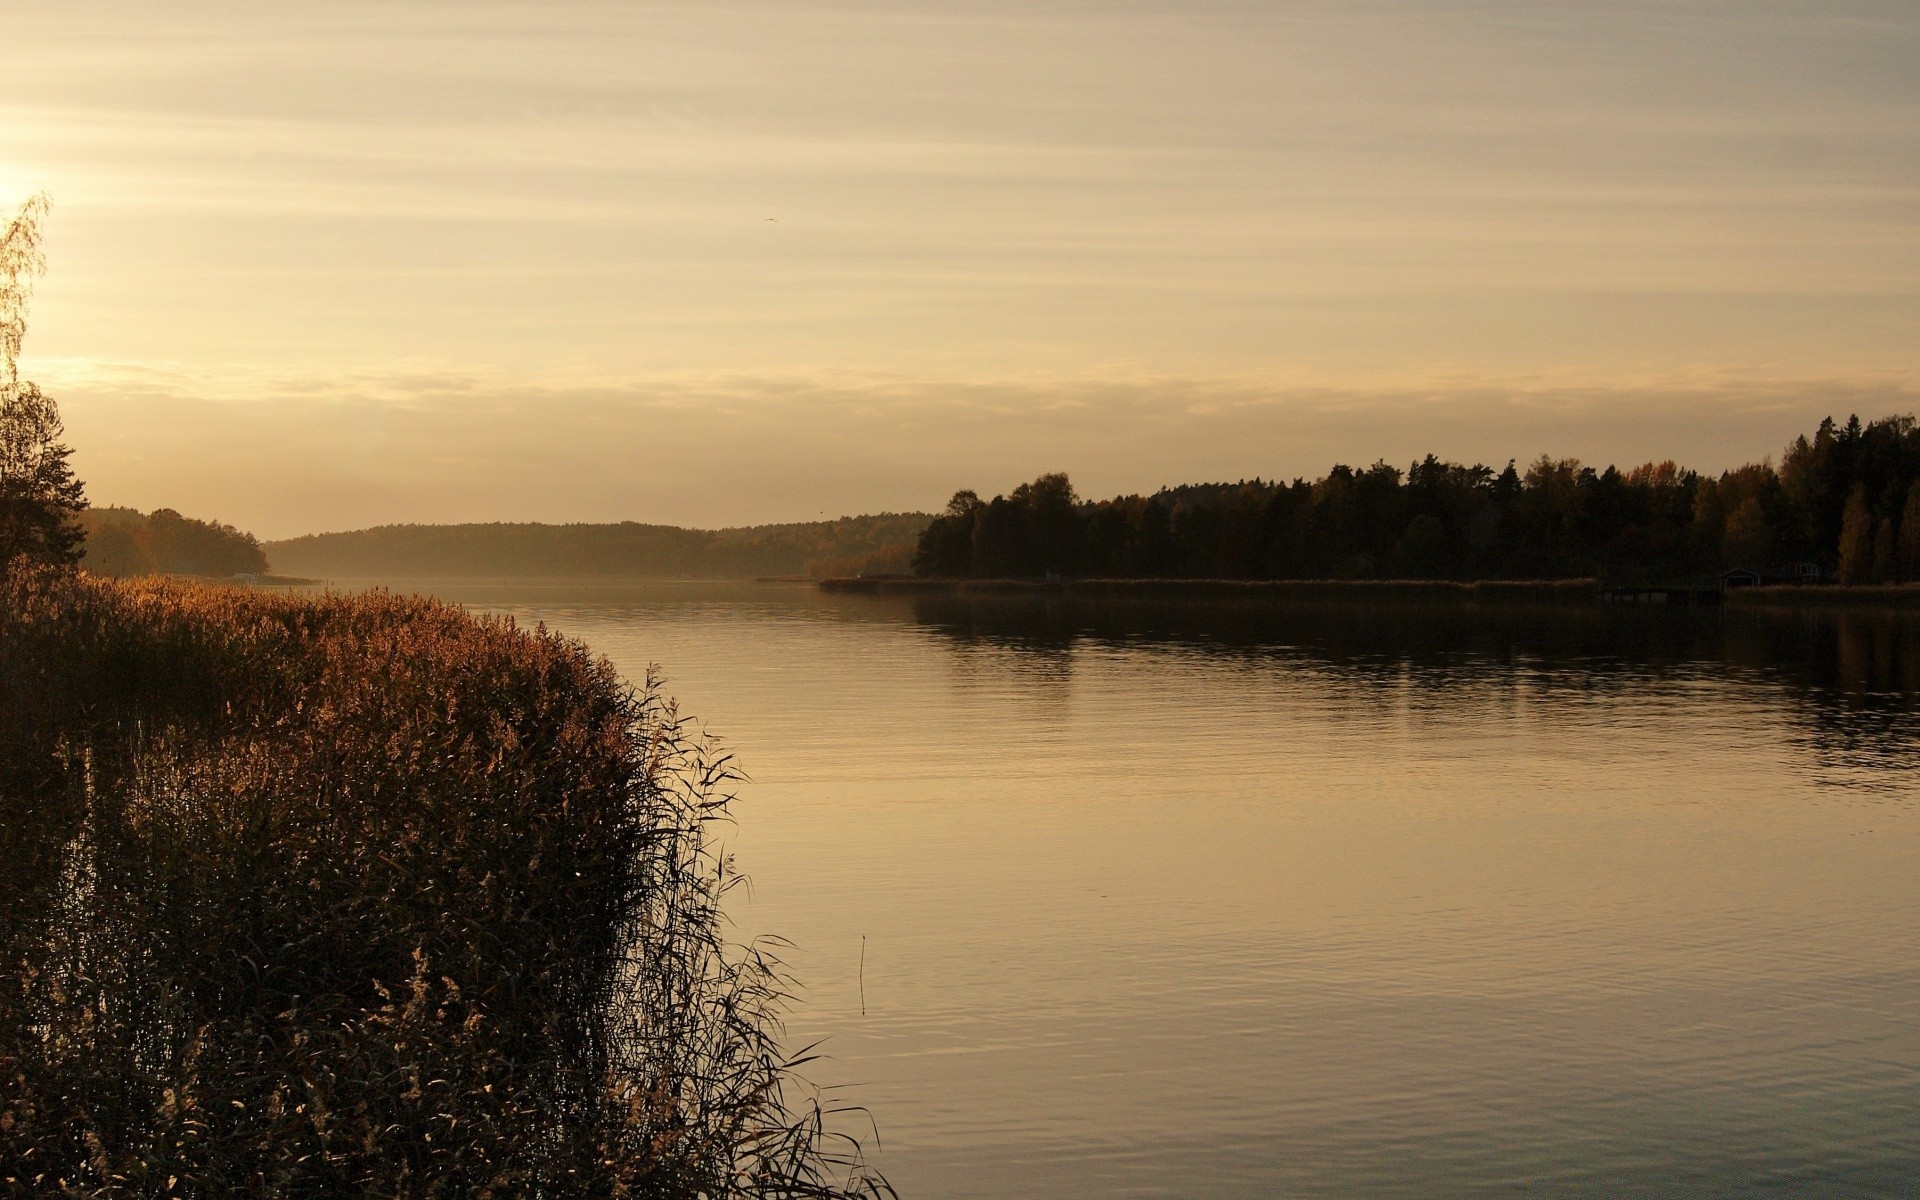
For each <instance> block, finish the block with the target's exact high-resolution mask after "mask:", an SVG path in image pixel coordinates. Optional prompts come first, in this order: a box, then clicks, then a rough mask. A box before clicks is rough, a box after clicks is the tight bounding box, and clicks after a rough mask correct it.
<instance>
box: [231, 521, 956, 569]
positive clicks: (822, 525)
mask: <svg viewBox="0 0 1920 1200" xmlns="http://www.w3.org/2000/svg"><path fill="white" fill-rule="evenodd" d="M931 519H932V518H931V517H929V516H927V515H926V514H925V513H880V514H877V515H873V516H864V517H842V518H840V519H839V520H837V521H809V522H805V523H801V524H793V525H755V526H748V527H744V528H738V529H718V530H709V529H682V528H680V527H678V526H673V525H641V524H637V523H635V522H632V521H623V522H621V523H619V524H608V525H531V524H525V525H508V524H488V525H386V526H382V527H380V528H378V529H363V530H359V531H357V532H353V533H323V534H313V535H310V536H308V537H301V538H293V539H291V540H289V541H284V542H271V543H269V544H268V545H267V548H266V549H267V552H268V554H270V555H271V556H272V558H273V562H274V566H275V568H276V569H278V570H280V571H285V572H288V573H291V574H295V575H308V576H319V577H323V578H332V579H486V578H491V579H515V578H518V579H527V578H549V579H554V578H566V579H574V578H607V577H613V578H655V579H743V578H752V577H753V576H756V575H798V574H805V573H809V572H811V573H817V574H829V573H831V574H856V573H859V572H861V571H863V570H864V571H869V572H871V571H873V570H880V569H888V568H893V569H898V570H905V569H906V567H907V565H908V562H909V556H910V552H911V549H912V547H913V545H914V539H915V538H917V537H918V536H919V535H920V531H921V530H922V529H924V528H926V525H927V522H928V521H930V520H931Z"/></svg>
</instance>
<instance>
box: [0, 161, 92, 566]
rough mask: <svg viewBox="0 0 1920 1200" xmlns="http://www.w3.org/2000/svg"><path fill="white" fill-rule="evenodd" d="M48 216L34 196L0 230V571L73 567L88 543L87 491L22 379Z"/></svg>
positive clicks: (42, 200) (35, 393)
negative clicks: (31, 565)
mask: <svg viewBox="0 0 1920 1200" xmlns="http://www.w3.org/2000/svg"><path fill="white" fill-rule="evenodd" d="M46 214H47V198H46V196H45V195H44V194H42V195H38V196H35V197H34V198H33V199H31V200H29V201H27V202H26V204H25V205H23V206H22V207H21V209H20V212H19V214H18V215H17V216H15V217H14V219H13V220H12V221H11V222H10V223H8V225H7V226H6V229H5V230H4V232H0V570H4V569H6V568H7V567H8V566H9V565H10V564H11V563H13V562H14V561H15V560H16V559H18V558H22V557H24V558H26V559H28V560H30V561H33V562H41V563H53V564H59V565H66V566H70V565H72V564H74V563H77V562H79V561H80V556H81V553H82V543H83V541H84V540H85V534H84V533H83V532H82V531H81V529H80V526H79V523H78V521H77V520H76V519H75V518H76V517H78V515H79V513H80V511H81V510H82V509H84V508H85V507H86V506H87V500H86V492H85V489H84V488H83V487H82V485H81V483H80V481H79V480H78V479H76V478H74V474H73V468H72V467H71V466H69V465H68V463H67V457H68V455H70V454H71V453H72V451H71V450H69V449H68V448H67V447H66V446H65V445H64V444H63V443H62V442H61V440H60V438H61V436H62V434H64V432H65V427H64V426H63V425H62V424H61V421H60V409H59V406H58V405H56V404H55V403H54V402H53V400H52V399H51V398H50V397H48V396H47V395H46V394H45V393H43V392H42V391H41V390H40V389H39V387H38V386H37V385H35V384H33V383H31V382H28V381H25V380H22V379H21V378H20V347H21V343H22V342H23V341H24V340H25V338H26V333H27V305H28V302H29V301H30V300H31V299H32V297H33V282H34V280H35V279H37V278H38V277H39V275H40V273H41V272H42V271H44V270H45V269H46V259H45V258H44V257H43V255H42V253H41V249H40V246H41V242H40V227H41V223H42V221H44V219H45V218H46Z"/></svg>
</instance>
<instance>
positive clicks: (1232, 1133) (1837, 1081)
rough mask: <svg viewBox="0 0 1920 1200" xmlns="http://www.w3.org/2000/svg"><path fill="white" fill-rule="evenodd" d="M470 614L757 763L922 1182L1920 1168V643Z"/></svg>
mask: <svg viewBox="0 0 1920 1200" xmlns="http://www.w3.org/2000/svg"><path fill="white" fill-rule="evenodd" d="M443 594H445V595H447V596H448V597H449V598H452V599H456V600H461V601H463V602H465V603H468V604H470V605H473V606H474V607H480V608H487V609H491V610H495V611H502V612H508V613H512V614H513V615H515V616H516V617H518V618H521V619H523V620H526V621H529V622H531V621H544V622H546V623H547V624H548V625H550V626H553V627H555V628H558V629H560V630H562V631H565V632H567V633H569V634H572V635H575V636H578V637H581V638H584V639H585V640H586V641H587V642H589V643H590V644H591V645H593V646H594V647H595V648H596V649H598V650H600V651H602V652H604V653H605V654H607V655H609V656H610V657H611V658H612V659H613V660H614V662H615V663H616V664H617V665H619V666H620V668H621V669H622V670H623V671H624V672H626V673H627V674H628V675H630V676H638V675H639V674H640V673H641V672H642V671H643V670H644V669H645V667H646V666H647V664H648V663H650V662H657V663H659V664H661V666H662V667H663V668H664V669H665V671H666V673H667V674H668V676H669V678H670V680H671V689H672V690H673V691H674V692H675V693H676V694H677V695H678V696H679V697H680V698H681V699H682V701H683V703H684V706H685V707H686V708H687V709H688V710H690V711H692V712H694V713H696V714H698V715H699V716H700V717H702V718H703V719H704V720H705V721H706V722H707V723H708V724H709V726H710V727H711V728H712V729H714V730H715V731H717V732H718V733H720V734H722V735H723V736H724V737H725V738H726V739H727V740H728V741H729V742H730V744H731V745H732V747H733V748H734V749H735V750H736V751H737V753H738V755H739V761H740V763H741V765H742V767H743V768H744V769H745V770H746V771H747V772H748V774H749V775H750V776H751V777H752V782H751V783H750V784H749V785H747V786H746V787H745V788H744V790H743V793H742V804H741V806H740V808H739V813H740V817H741V824H740V825H739V826H738V827H737V828H736V829H734V830H733V831H732V832H731V833H730V834H729V835H728V836H729V840H730V841H731V842H732V844H733V846H734V848H735V849H736V850H737V852H738V854H739V858H740V864H741V866H742V867H743V868H744V869H745V870H746V871H747V872H748V873H749V874H750V875H751V876H752V877H753V880H754V887H753V889H752V894H751V896H750V897H747V896H744V895H743V896H741V897H740V900H739V903H738V904H737V906H736V910H737V911H736V915H737V918H738V920H739V921H740V924H741V927H742V931H743V932H745V933H750V934H751V933H762V932H769V933H777V934H779V935H782V936H784V937H787V938H789V939H791V940H792V942H793V943H794V948H793V949H792V950H791V951H790V952H789V953H788V956H787V957H788V959H789V961H790V963H791V964H792V966H793V967H794V969H795V971H796V972H797V974H798V975H799V976H800V978H801V979H802V980H803V981H804V982H805V984H806V985H807V989H808V990H807V991H806V993H805V995H804V997H803V1000H802V1003H801V1004H800V1005H799V1006H798V1008H797V1009H796V1010H795V1012H794V1013H793V1017H792V1021H791V1033H792V1038H791V1043H792V1044H793V1045H795V1046H799V1045H803V1044H806V1043H808V1042H812V1041H815V1040H818V1039H826V1044H825V1047H824V1049H825V1052H826V1053H827V1054H828V1055H829V1058H828V1059H827V1060H826V1061H824V1062H821V1063H819V1064H816V1065H815V1066H814V1067H813V1068H812V1069H811V1071H810V1073H811V1075H812V1076H813V1077H814V1078H815V1079H816V1080H818V1081H819V1082H821V1083H823V1084H826V1085H829V1086H830V1087H843V1088H844V1090H843V1091H838V1092H835V1093H833V1094H834V1095H836V1096H839V1097H841V1098H843V1099H845V1100H847V1101H848V1102H853V1103H858V1104H861V1105H864V1106H866V1107H867V1108H868V1109H870V1110H871V1112H872V1113H873V1115H874V1117H875V1119H876V1120H877V1122H878V1124H879V1132H880V1143H879V1147H878V1150H877V1153H876V1156H875V1157H876V1158H877V1161H878V1163H879V1164H880V1165H881V1166H882V1167H883V1168H884V1169H886V1170H887V1171H888V1173H889V1174H890V1175H891V1176H892V1178H893V1180H894V1182H895V1183H896V1184H897V1185H899V1186H900V1188H901V1191H902V1193H903V1194H904V1195H908V1196H914V1197H929V1198H958V1197H989V1196H1009V1195H1018V1196H1041V1197H1080V1196H1155V1197H1161V1196H1192V1197H1264V1196H1272V1195H1289V1196H1355V1195H1367V1196H1409V1197H1413V1196H1421V1197H1426V1196H1449V1195H1459V1196H1466V1195H1487V1194H1500V1193H1528V1194H1540V1193H1551V1194H1565V1195H1593V1196H1600V1195H1608V1196H1619V1195H1656V1194H1659V1195H1671V1194H1688V1195H1727V1196H1733V1195H1742V1196H1746V1195H1768V1194H1777V1195H1782V1196H1785V1195H1795V1196H1804V1195H1835V1196H1840V1195H1845V1196H1875V1195H1886V1196H1894V1195H1909V1194H1911V1190H1912V1188H1913V1187H1914V1185H1915V1181H1916V1179H1920V1120H1916V1117H1917V1116H1920V819H1917V818H1916V796H1920V708H1917V707H1916V705H1915V702H1914V698H1915V695H1916V692H1920V623H1917V622H1915V621H1914V620H1912V619H1911V618H1902V617H1897V616H1887V615H1874V614H1866V613H1859V614H1853V613H1849V614H1843V615H1838V616H1834V615H1827V616H1818V617H1813V616H1806V615H1799V614H1792V613H1782V614H1764V613H1756V612H1750V611H1743V610H1739V609H1730V610H1727V611H1724V612H1722V611H1707V612H1694V613H1688V612H1665V611H1662V612H1647V611H1634V610H1621V609H1611V610H1610V609H1604V608H1598V607H1595V608H1563V609H1540V608H1531V609H1529V608H1513V609H1470V608H1464V607H1462V608H1447V609H1435V608H1421V607H1414V606H1399V607H1388V608H1311V609H1309V608H1301V609H1293V610H1287V611H1281V612H1273V611H1265V612H1263V611H1260V610H1258V609H1254V608H1228V607H1217V606H1199V605H1188V606H1150V605H1141V604H1121V605H1103V606H1087V605H1062V604H1058V603H1045V602H1027V601H1017V602H1008V601H998V602H992V601H958V600H952V599H920V600H914V599H900V598H893V599H889V598H871V597H853V596H821V595H818V594H816V593H814V592H813V591H811V590H809V589H806V588H785V587H756V586H745V585H724V584H712V585H706V584H700V585H673V584H660V585H646V586H639V587H634V586H623V587H605V588H595V589H581V588H561V587H517V588H512V589H506V588H496V589H487V588H477V587H460V588H449V589H446V590H445V591H444V592H443ZM862 939H864V943H865V944H864V951H863V949H862ZM863 954H864V963H863ZM863 1006H864V1007H863ZM849 1124H850V1127H856V1128H857V1127H858V1122H856V1121H850V1122H849Z"/></svg>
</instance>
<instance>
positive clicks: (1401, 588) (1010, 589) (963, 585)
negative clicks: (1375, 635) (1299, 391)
mask: <svg viewBox="0 0 1920 1200" xmlns="http://www.w3.org/2000/svg"><path fill="white" fill-rule="evenodd" d="M814 586H816V587H817V588H819V589H820V590H821V591H823V592H843V593H851V594H856V595H933V596H1074V597H1080V596H1086V597H1098V598H1101V599H1110V598H1119V599H1153V600H1159V599H1196V600H1238V599H1256V600H1265V599H1275V600H1278V599H1344V600H1368V599H1422V600H1426V599H1447V600H1555V601H1568V600H1582V601H1585V600H1591V599H1593V597H1594V596H1595V595H1596V594H1597V590H1598V587H1599V584H1598V582H1597V581H1595V580H1592V579H1514V580H1507V579H1493V580H1478V581H1473V582H1462V581H1459V580H1452V579H1062V580H1051V581H1048V580H1037V579H918V578H907V577H876V578H871V579H861V578H853V579H846V578H841V579H821V580H818V581H816V583H815V585H814Z"/></svg>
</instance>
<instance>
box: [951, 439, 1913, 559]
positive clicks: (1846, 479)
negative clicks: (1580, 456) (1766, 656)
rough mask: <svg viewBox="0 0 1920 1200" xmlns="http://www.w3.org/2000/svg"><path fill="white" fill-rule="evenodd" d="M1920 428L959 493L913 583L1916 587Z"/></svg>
mask: <svg viewBox="0 0 1920 1200" xmlns="http://www.w3.org/2000/svg"><path fill="white" fill-rule="evenodd" d="M1916 478H1920V429H1916V427H1915V423H1914V420H1913V418H1912V417H1910V416H1901V417H1888V418H1886V419H1884V420H1879V421H1874V422H1872V423H1870V424H1862V423H1861V421H1860V419H1859V418H1858V417H1853V418H1850V419H1848V420H1847V421H1846V422H1845V423H1844V424H1841V423H1837V422H1835V421H1833V420H1832V419H1828V420H1825V421H1822V422H1821V423H1820V427H1819V429H1818V430H1816V431H1815V432H1814V433H1813V435H1812V436H1811V437H1807V436H1801V437H1798V438H1795V439H1794V440H1793V441H1792V442H1791V443H1790V444H1788V446H1787V448H1786V451H1785V453H1784V454H1783V455H1782V457H1781V460H1780V462H1779V464H1778V465H1777V466H1776V465H1775V464H1774V463H1772V462H1771V461H1767V462H1760V463H1753V464H1750V465H1747V466H1744V467H1740V468H1738V469H1736V470H1731V471H1726V472H1723V473H1722V474H1720V475H1719V476H1717V477H1715V476H1709V475H1704V474H1700V473H1698V472H1695V471H1690V470H1686V469H1684V468H1682V467H1680V466H1678V465H1676V464H1675V463H1673V462H1671V461H1668V462H1659V463H1647V464H1645V465H1643V466H1638V467H1633V468H1631V469H1629V470H1625V471H1622V470H1620V469H1618V468H1617V467H1607V468H1605V469H1595V468H1593V467H1589V466H1584V465H1582V464H1581V463H1580V462H1578V461H1577V460H1574V459H1552V458H1546V457H1542V458H1541V459H1539V460H1538V461H1536V462H1534V463H1533V464H1532V465H1531V466H1528V467H1526V468H1524V469H1520V468H1517V467H1516V466H1515V465H1514V464H1513V463H1511V462H1509V463H1508V464H1507V465H1506V467H1505V468H1504V469H1502V470H1495V469H1493V468H1491V467H1488V466H1484V465H1479V464H1476V465H1474V466H1463V465H1461V464H1459V463H1453V462H1442V461H1440V460H1439V459H1437V458H1435V457H1433V456H1432V455H1428V456H1427V457H1426V458H1424V459H1423V460H1421V461H1420V462H1417V463H1414V464H1413V465H1412V466H1411V467H1409V468H1408V469H1407V470H1405V471H1402V470H1400V469H1399V468H1398V467H1394V466H1390V465H1389V464H1387V463H1385V462H1377V463H1375V464H1374V465H1373V466H1371V467H1364V468H1356V467H1351V466H1344V465H1341V466H1335V467H1334V468H1333V469H1332V470H1331V471H1329V472H1327V474H1326V475H1325V476H1324V477H1323V478H1321V479H1319V480H1316V481H1313V482H1308V481H1307V480H1304V479H1295V480H1294V481H1293V482H1291V483H1282V482H1279V481H1267V480H1262V479H1253V480H1243V481H1241V482H1238V483H1213V484H1190V485H1185V486H1180V487H1170V488H1163V489H1161V490H1160V491H1158V492H1155V493H1154V494H1153V495H1150V496H1140V495H1132V496H1119V497H1115V498H1114V499H1112V500H1102V501H1097V502H1087V501H1082V500H1081V499H1080V498H1079V497H1077V496H1076V495H1075V494H1074V490H1073V485H1072V484H1071V483H1070V482H1069V480H1068V479H1067V477H1066V476H1065V475H1043V476H1041V477H1040V478H1039V479H1036V480H1034V481H1033V482H1032V483H1026V484H1022V485H1020V486H1019V487H1017V488H1015V489H1014V490H1013V492H1012V493H1010V494H1008V495H1004V496H995V497H994V498H993V499H992V500H982V499H981V498H980V497H979V496H978V495H976V494H975V493H973V492H961V493H959V494H958V495H956V496H954V498H953V500H952V501H951V502H950V503H949V504H948V506H947V509H946V511H945V512H944V513H942V514H941V515H940V516H938V517H936V518H935V519H934V520H933V522H932V523H931V524H930V525H928V527H927V529H926V531H925V532H924V533H923V534H922V535H921V538H920V544H919V547H918V550H917V551H916V553H915V556H914V570H915V573H917V574H920V575H924V576H940V577H1034V576H1041V575H1049V574H1058V575H1061V576H1082V577H1114V578H1120V577H1167V578H1222V579H1310V578H1335V579H1339V578H1353V579H1366V578H1401V579H1521V578H1535V579H1553V578H1559V579H1565V578H1577V577H1586V576H1596V577H1600V578H1605V579H1612V580H1621V581H1631V580H1663V581H1664V580H1675V579H1684V578H1694V577H1699V576H1702V575H1707V574H1710V573H1716V572H1719V571H1723V570H1726V569H1728V568H1732V567H1744V568H1749V569H1753V570H1755V571H1762V572H1764V571H1768V570H1770V569H1776V568H1781V567H1784V566H1786V565H1788V564H1811V565H1812V566H1817V567H1818V568H1819V572H1820V576H1821V577H1822V578H1827V579H1837V580H1839V581H1840V582H1844V583H1873V582H1893V581H1906V580H1916V579H1920V487H1914V486H1912V484H1913V482H1914V480H1915V479H1916Z"/></svg>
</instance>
